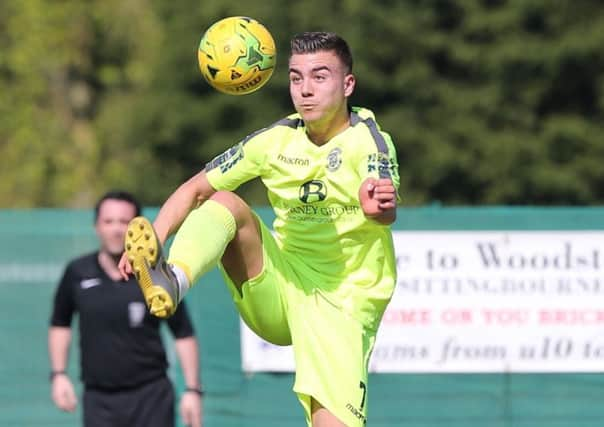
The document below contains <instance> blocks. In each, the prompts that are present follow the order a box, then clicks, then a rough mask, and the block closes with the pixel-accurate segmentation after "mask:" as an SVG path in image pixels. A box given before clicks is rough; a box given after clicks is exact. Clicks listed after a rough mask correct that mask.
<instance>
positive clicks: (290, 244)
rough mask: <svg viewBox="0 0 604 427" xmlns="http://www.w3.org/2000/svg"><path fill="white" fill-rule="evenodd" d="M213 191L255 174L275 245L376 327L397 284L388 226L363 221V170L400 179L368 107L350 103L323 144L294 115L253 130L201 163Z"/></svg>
mask: <svg viewBox="0 0 604 427" xmlns="http://www.w3.org/2000/svg"><path fill="white" fill-rule="evenodd" d="M206 173H207V177H208V180H209V182H210V184H211V185H212V187H214V189H216V190H234V189H236V188H237V187H238V186H239V185H241V184H243V183H244V182H246V181H249V180H251V179H253V178H256V177H260V179H261V180H262V181H263V183H264V185H265V186H266V188H267V190H268V198H269V200H270V203H271V205H272V207H273V209H274V211H275V215H276V218H275V221H274V223H273V229H274V232H275V238H276V240H277V244H278V245H279V247H280V248H281V250H282V251H283V253H284V256H286V257H287V259H288V260H289V262H290V264H291V265H292V267H293V268H294V270H295V271H296V274H297V275H298V276H299V277H300V286H303V287H304V288H305V290H307V291H308V292H321V293H322V294H323V295H324V296H325V297H326V298H327V299H328V300H329V301H330V302H331V303H332V304H334V305H336V306H338V307H340V308H342V309H343V310H345V311H346V312H348V313H349V314H350V315H351V316H353V317H354V318H356V319H358V320H359V321H361V322H362V323H363V324H364V325H366V326H367V327H370V328H372V329H377V326H378V324H379V321H380V319H381V316H382V313H383V311H384V309H385V307H386V304H387V303H388V301H389V300H390V298H391V296H392V292H393V290H394V286H395V283H396V268H395V259H394V249H393V244H392V236H391V232H390V227H387V226H383V225H380V224H377V223H376V222H374V221H371V220H368V219H367V218H366V217H365V215H364V214H363V211H362V209H361V206H360V203H359V198H358V191H359V187H360V185H361V183H362V182H363V181H364V180H365V179H366V178H368V177H376V178H377V177H388V178H391V179H392V180H393V182H394V185H395V187H396V188H397V189H398V186H399V174H398V164H397V160H396V154H395V150H394V145H393V144H392V140H391V138H390V136H389V135H388V134H387V133H385V132H382V131H381V130H380V128H379V126H378V125H377V123H376V121H375V118H374V115H373V113H372V112H371V111H369V110H367V109H363V108H356V107H355V108H352V112H351V126H350V127H348V128H347V129H346V130H344V131H343V132H341V133H340V134H338V135H336V136H335V137H333V138H332V139H331V140H330V141H328V142H327V143H326V144H324V145H322V146H317V145H315V144H313V143H312V142H311V141H310V140H309V139H308V137H307V135H306V129H305V126H304V122H303V121H302V120H301V119H300V116H299V115H297V114H293V115H291V116H288V117H287V118H285V119H283V120H280V121H278V122H276V123H274V124H273V125H272V126H269V127H267V128H264V129H262V130H260V131H257V132H255V133H253V134H251V135H249V136H248V137H246V138H245V139H244V140H243V141H242V142H240V143H239V144H237V145H236V146H235V147H233V148H231V149H230V150H228V151H226V152H225V153H223V154H222V155H220V156H218V157H216V158H215V159H214V160H213V161H211V162H210V163H208V165H207V166H206Z"/></svg>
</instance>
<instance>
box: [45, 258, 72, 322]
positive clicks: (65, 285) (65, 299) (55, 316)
mask: <svg viewBox="0 0 604 427" xmlns="http://www.w3.org/2000/svg"><path fill="white" fill-rule="evenodd" d="M75 276H76V274H75V271H74V268H73V264H70V265H68V266H67V268H65V271H64V272H63V277H62V278H61V281H60V282H59V285H58V286H57V290H56V292H55V297H54V301H53V306H52V314H51V317H50V326H61V327H70V326H71V320H72V318H73V313H74V311H75V301H74V291H73V289H74V282H75V281H76V280H77V278H76V277H75Z"/></svg>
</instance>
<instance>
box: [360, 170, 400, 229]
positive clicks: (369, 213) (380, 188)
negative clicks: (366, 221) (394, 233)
mask: <svg viewBox="0 0 604 427" xmlns="http://www.w3.org/2000/svg"><path fill="white" fill-rule="evenodd" d="M396 200H397V192H396V187H395V186H394V183H393V182H392V179H390V178H367V179H365V181H363V183H362V184H361V187H360V189H359V201H360V203H361V208H362V209H363V213H364V214H365V216H366V217H367V218H370V219H372V220H374V221H376V222H379V223H380V224H383V225H390V224H392V223H393V222H394V221H395V220H396Z"/></svg>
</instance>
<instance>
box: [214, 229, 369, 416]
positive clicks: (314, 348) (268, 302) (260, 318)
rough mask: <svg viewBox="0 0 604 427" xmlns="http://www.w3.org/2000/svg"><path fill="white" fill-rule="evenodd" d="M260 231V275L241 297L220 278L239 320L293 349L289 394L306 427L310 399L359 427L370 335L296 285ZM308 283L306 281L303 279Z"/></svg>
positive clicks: (245, 286) (289, 267) (266, 234)
mask: <svg viewBox="0 0 604 427" xmlns="http://www.w3.org/2000/svg"><path fill="white" fill-rule="evenodd" d="M258 221H259V223H260V228H261V230H262V242H263V257H264V266H263V270H262V272H261V273H260V274H259V275H258V276H257V277H254V278H252V279H250V280H249V281H247V282H246V283H244V284H243V286H242V289H241V293H239V290H237V288H236V287H235V285H234V284H233V282H232V281H231V280H230V278H229V277H228V275H227V274H226V272H224V270H223V271H222V272H223V276H224V279H225V281H226V283H227V286H228V288H229V290H230V292H231V295H232V297H233V300H234V302H235V305H236V306H237V309H238V310H239V313H240V314H241V317H242V319H243V320H244V321H245V323H246V324H247V325H248V326H249V327H250V329H252V330H253V331H254V332H255V333H256V334H258V335H259V336H260V337H262V338H264V339H265V340H267V341H269V342H272V343H274V344H278V345H289V344H293V350H294V357H295V363H296V379H295V384H294V391H295V392H296V393H297V395H298V398H299V400H300V403H301V404H302V406H303V407H304V410H305V413H306V419H307V422H308V425H309V426H310V425H311V423H310V416H311V396H312V397H313V398H314V399H315V400H317V401H318V402H319V403H321V405H323V406H324V407H325V408H327V409H328V410H329V411H330V412H331V413H332V414H334V415H335V416H336V417H337V418H339V419H340V420H341V421H342V422H344V423H345V424H346V425H347V426H353V427H356V426H359V427H360V426H363V425H364V424H365V420H366V414H367V367H368V363H369V357H370V355H371V351H372V349H373V345H374V342H375V332H374V331H371V330H366V329H365V328H363V326H362V325H361V324H360V323H359V322H358V321H356V320H354V319H353V318H352V317H350V316H349V315H348V314H346V313H344V312H342V311H341V310H339V309H338V308H336V307H335V306H334V305H332V304H331V303H330V302H329V301H328V300H326V299H325V298H324V297H323V296H322V295H321V293H320V291H314V292H309V291H308V289H309V287H308V286H305V287H304V288H305V289H306V290H304V289H303V288H302V287H301V286H300V285H299V283H302V282H301V280H302V279H301V278H300V277H299V275H298V274H297V273H296V269H295V266H294V265H292V264H291V263H290V262H288V260H287V258H286V256H285V255H284V254H283V253H282V252H281V250H280V249H279V247H278V246H277V243H276V242H275V239H274V238H273V236H272V234H271V232H270V231H269V229H268V228H267V227H266V226H265V225H264V223H262V221H261V220H260V219H259V218H258ZM304 280H308V279H304Z"/></svg>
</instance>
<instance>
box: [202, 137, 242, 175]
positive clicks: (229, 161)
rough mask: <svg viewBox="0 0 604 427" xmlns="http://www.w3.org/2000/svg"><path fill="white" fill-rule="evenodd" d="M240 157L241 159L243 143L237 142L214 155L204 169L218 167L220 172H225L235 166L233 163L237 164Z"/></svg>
mask: <svg viewBox="0 0 604 427" xmlns="http://www.w3.org/2000/svg"><path fill="white" fill-rule="evenodd" d="M241 159H243V143H241V142H240V143H239V144H237V145H235V146H234V147H231V148H229V149H228V150H227V151H225V152H224V153H222V154H220V155H219V156H217V157H215V158H214V160H212V161H211V162H210V163H208V165H207V166H206V171H209V170H212V169H215V168H217V167H219V168H220V172H222V173H225V172H226V171H228V170H229V169H231V168H232V167H233V166H235V164H237V162H238V161H239V160H241Z"/></svg>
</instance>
